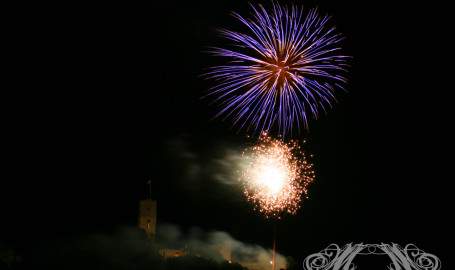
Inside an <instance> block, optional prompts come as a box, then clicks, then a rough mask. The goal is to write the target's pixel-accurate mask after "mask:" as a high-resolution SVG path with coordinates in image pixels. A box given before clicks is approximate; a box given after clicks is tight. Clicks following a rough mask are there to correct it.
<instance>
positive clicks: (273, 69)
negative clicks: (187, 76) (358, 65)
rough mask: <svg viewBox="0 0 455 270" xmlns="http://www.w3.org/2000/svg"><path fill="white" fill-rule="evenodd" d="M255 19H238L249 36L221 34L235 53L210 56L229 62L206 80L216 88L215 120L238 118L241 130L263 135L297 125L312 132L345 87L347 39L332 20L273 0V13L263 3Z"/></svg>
mask: <svg viewBox="0 0 455 270" xmlns="http://www.w3.org/2000/svg"><path fill="white" fill-rule="evenodd" d="M251 7H252V8H253V13H252V19H247V18H244V17H242V16H241V15H239V14H237V13H233V16H234V17H235V18H237V19H238V20H239V21H241V22H242V23H243V24H244V25H245V26H246V27H247V29H248V31H249V32H250V33H249V34H244V33H240V32H235V31H231V30H226V29H223V30H220V32H221V35H222V37H224V38H226V39H228V40H230V41H232V42H233V43H234V44H232V45H233V48H232V49H226V48H219V47H212V48H211V50H209V51H208V52H209V53H210V54H212V55H214V56H221V57H225V59H227V62H226V64H225V65H219V66H214V67H212V68H210V69H209V70H208V71H207V72H206V73H205V74H204V76H205V77H206V78H207V79H211V80H214V81H215V82H216V85H215V86H214V87H212V88H210V89H209V91H208V93H207V94H206V95H205V96H204V97H208V96H213V97H215V98H214V100H213V102H215V103H219V105H220V107H221V110H220V111H219V112H218V113H217V114H216V115H215V117H214V118H217V117H221V116H222V117H223V120H224V119H226V118H229V117H232V118H233V124H232V125H233V126H236V125H237V126H238V128H239V130H241V129H246V130H247V131H250V130H253V133H257V134H261V133H262V131H264V130H270V129H271V128H272V126H274V125H278V130H279V132H280V133H282V134H283V136H284V135H285V133H286V132H289V131H291V132H292V128H293V125H295V124H297V128H298V129H299V130H300V128H301V127H304V128H305V129H306V130H308V118H310V117H312V118H313V119H317V118H318V114H319V112H320V111H324V112H325V113H327V109H328V108H330V107H331V106H332V105H331V103H332V102H336V98H335V96H334V92H335V89H337V88H339V89H344V88H343V87H342V85H341V84H342V83H345V82H346V79H345V78H344V77H343V76H341V75H339V73H342V72H346V71H347V70H346V67H347V64H346V60H347V58H349V56H343V55H340V54H339V51H340V49H341V48H340V47H337V43H338V42H339V41H340V40H342V39H343V38H342V37H341V34H339V33H336V31H335V27H328V26H327V22H328V21H329V19H330V17H329V16H327V15H326V16H324V17H320V16H319V15H318V13H317V9H311V10H309V12H308V13H306V16H305V13H304V12H303V7H300V8H299V7H297V6H294V5H293V6H292V7H291V8H288V7H287V6H286V7H282V6H280V5H279V4H278V3H275V2H272V9H271V12H268V11H267V10H266V9H265V8H264V7H263V6H261V5H259V6H258V7H255V6H254V5H251Z"/></svg>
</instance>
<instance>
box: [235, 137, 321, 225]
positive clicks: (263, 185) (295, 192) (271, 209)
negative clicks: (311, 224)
mask: <svg viewBox="0 0 455 270" xmlns="http://www.w3.org/2000/svg"><path fill="white" fill-rule="evenodd" d="M243 157H244V158H245V161H246V167H245V169H244V170H243V171H242V172H241V177H240V178H239V181H240V182H241V183H242V184H243V187H244V194H245V195H246V197H247V199H248V201H251V202H253V203H254V205H255V210H259V211H260V212H261V213H263V214H264V215H265V217H266V218H269V217H274V218H278V219H280V214H281V213H288V214H295V213H296V212H297V210H298V209H299V208H300V202H301V200H302V195H305V196H306V194H307V186H308V184H310V183H311V182H313V180H314V177H315V173H314V171H313V169H312V168H313V164H311V163H309V162H308V161H307V159H306V156H305V154H304V152H302V151H301V150H300V146H299V143H298V142H297V141H290V142H289V143H287V144H286V143H284V142H283V141H282V140H280V139H273V138H272V137H270V136H268V134H267V132H263V133H262V135H261V136H260V137H259V140H258V143H257V144H255V145H254V146H252V147H250V148H247V149H246V150H245V152H244V153H243Z"/></svg>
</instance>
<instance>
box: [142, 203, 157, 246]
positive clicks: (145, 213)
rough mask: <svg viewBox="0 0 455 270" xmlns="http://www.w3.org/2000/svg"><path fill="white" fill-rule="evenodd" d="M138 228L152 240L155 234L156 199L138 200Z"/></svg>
mask: <svg viewBox="0 0 455 270" xmlns="http://www.w3.org/2000/svg"><path fill="white" fill-rule="evenodd" d="M139 228H141V229H144V230H145V232H146V233H147V237H148V238H149V239H150V240H152V241H154V240H155V234H156V201H155V200H152V199H147V200H141V201H139Z"/></svg>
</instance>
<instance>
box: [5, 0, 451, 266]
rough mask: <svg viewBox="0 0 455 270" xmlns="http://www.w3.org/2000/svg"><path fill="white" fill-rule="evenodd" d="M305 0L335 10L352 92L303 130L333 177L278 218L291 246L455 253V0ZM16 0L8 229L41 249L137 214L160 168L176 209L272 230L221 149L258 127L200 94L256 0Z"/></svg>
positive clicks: (241, 236) (183, 218)
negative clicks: (225, 115)
mask: <svg viewBox="0 0 455 270" xmlns="http://www.w3.org/2000/svg"><path fill="white" fill-rule="evenodd" d="M346 2H348V3H346ZM253 3H256V2H255V1H253ZM263 3H264V4H265V5H268V4H269V2H268V1H264V2H263ZM281 3H290V2H289V1H281ZM294 3H299V4H300V3H302V4H304V5H305V6H306V7H307V8H312V7H315V6H318V9H319V11H320V12H321V13H323V14H325V13H328V14H330V15H332V20H331V22H332V23H333V24H334V25H336V26H337V30H338V31H340V32H342V33H343V35H344V36H345V37H346V39H345V40H344V41H342V42H341V45H342V46H343V52H344V53H345V54H347V55H351V56H353V58H352V60H350V65H351V68H350V71H349V73H348V74H347V75H346V77H347V78H348V80H349V81H348V83H347V84H346V85H345V88H346V90H347V92H343V91H338V92H336V93H335V95H336V97H337V99H338V103H335V104H334V106H333V108H332V109H330V110H329V111H328V113H327V115H322V116H321V118H320V119H319V120H318V121H314V120H312V121H310V122H309V131H308V132H307V131H305V130H301V131H300V134H297V133H295V134H293V138H294V139H299V140H303V139H307V143H306V144H305V151H307V152H308V153H310V154H313V155H314V157H313V159H312V161H313V162H314V164H315V165H314V166H315V170H316V179H315V182H314V183H313V184H311V185H310V186H309V193H308V195H309V199H308V200H304V202H303V204H302V208H301V209H300V210H299V211H298V212H297V214H296V215H295V216H284V217H283V219H282V220H281V221H279V222H278V224H277V250H278V251H279V252H281V253H282V254H284V255H291V256H293V257H294V258H296V259H297V260H298V261H300V262H301V261H302V260H303V259H304V258H305V257H306V256H307V255H309V254H311V253H314V252H318V251H320V250H321V249H324V248H325V247H327V246H328V245H329V244H331V243H336V244H338V245H340V246H342V245H344V244H347V243H351V242H353V243H361V242H364V243H381V242H383V243H398V244H400V245H401V246H404V245H406V244H408V243H413V244H415V245H416V246H417V247H419V248H421V249H423V250H424V251H426V252H429V253H432V254H435V255H436V256H438V257H439V258H440V259H441V260H442V262H443V265H444V264H446V265H447V264H450V262H449V261H448V260H447V259H446V258H447V257H444V256H445V255H444V254H445V252H446V251H447V249H448V246H449V245H450V240H449V239H448V238H449V237H451V236H452V227H453V225H454V224H453V221H451V217H452V216H453V213H454V207H453V205H454V204H453V198H452V195H453V192H452V190H451V189H450V188H449V186H450V184H451V182H453V180H454V179H453V176H452V174H451V173H450V172H451V171H452V167H453V165H452V162H453V157H452V152H453V141H452V139H453V136H452V135H451V134H452V133H451V132H449V130H450V129H451V128H452V126H453V118H452V108H453V104H452V98H451V94H452V93H451V92H452V90H453V83H452V82H451V81H452V79H453V78H452V76H451V75H450V76H449V72H451V71H452V69H453V67H452V65H451V64H452V63H453V61H451V60H449V59H448V57H449V56H451V55H452V54H453V53H452V47H453V46H452V45H453V43H452V42H451V41H449V40H451V35H452V33H453V27H452V26H453V23H452V22H449V18H448V17H447V16H446V15H445V13H446V12H447V10H448V6H445V5H442V4H440V3H438V2H436V1H429V2H422V3H417V2H414V1H412V2H411V1H405V2H400V3H395V1H389V2H384V1H378V2H371V1H362V2H361V3H360V4H359V3H355V2H349V1H328V0H321V1H313V0H311V1H300V0H299V1H294ZM13 11H14V14H16V11H17V15H15V16H13V18H11V19H10V21H9V26H8V27H9V30H10V31H8V32H10V33H11V37H10V38H7V40H8V43H10V44H11V47H10V49H9V50H8V52H7V53H8V54H9V56H10V57H11V58H12V61H11V63H10V64H8V65H9V70H8V73H7V74H6V75H7V76H6V77H7V81H9V82H11V83H8V85H9V86H4V88H3V93H4V99H3V102H4V103H6V104H5V105H4V106H5V107H6V112H5V113H4V114H3V116H4V119H5V120H4V133H6V134H7V139H5V140H4V145H6V150H7V151H6V159H7V163H6V166H5V167H6V169H5V170H3V171H4V173H3V179H2V181H1V186H0V187H1V189H0V192H1V204H0V205H1V212H2V215H1V231H0V241H2V242H5V243H8V244H10V245H12V246H14V248H15V249H16V250H17V251H18V252H19V253H20V252H23V253H24V254H26V253H27V252H30V251H31V250H33V248H34V247H36V246H39V245H40V243H43V242H47V241H53V240H55V239H59V240H61V241H65V239H66V238H68V237H72V236H75V235H89V234H97V233H110V232H113V231H115V229H116V228H118V227H119V226H136V224H137V214H138V213H137V206H138V201H139V200H141V199H146V198H147V197H148V196H149V194H148V189H147V185H146V182H147V180H149V179H151V180H152V197H153V198H154V199H156V200H157V202H158V221H159V222H162V223H171V224H178V225H180V226H181V228H182V230H186V229H187V228H190V227H193V226H196V227H199V228H202V229H203V230H207V231H210V230H220V231H225V232H227V233H229V234H230V235H231V236H232V237H234V238H236V239H238V240H240V241H243V242H245V243H252V244H258V245H262V246H264V247H267V248H271V246H272V241H273V238H272V236H273V229H272V228H273V227H272V222H271V221H268V220H265V219H264V218H263V217H262V216H261V215H260V214H259V213H257V212H254V211H253V208H252V206H251V205H250V204H248V203H247V202H246V201H245V198H244V197H243V194H242V193H241V190H240V189H239V188H238V187H236V186H235V185H233V184H227V183H225V182H222V181H219V177H218V176H220V175H224V176H227V177H228V178H229V177H232V172H233V171H235V170H236V168H232V170H228V169H227V168H226V163H223V164H224V165H220V164H221V163H222V162H223V161H224V162H229V160H227V159H226V156H227V155H228V153H232V151H234V152H235V151H237V152H238V151H241V150H242V149H243V147H244V145H245V144H246V143H247V142H248V139H247V138H246V134H245V133H244V132H242V131H241V132H237V129H235V128H234V129H231V128H230V122H229V120H227V121H224V122H223V121H221V119H215V120H211V118H212V117H213V116H214V114H215V113H216V112H217V109H218V108H217V107H216V106H210V105H209V104H208V101H207V100H204V99H200V97H201V96H202V95H203V93H204V91H206V90H207V89H208V88H209V87H210V85H211V82H210V81H206V80H204V79H202V78H201V77H199V76H200V75H201V74H202V73H203V72H204V68H207V67H209V66H210V65H213V64H214V63H216V61H218V60H219V59H214V58H213V57H211V56H210V55H208V54H205V53H203V52H202V51H204V50H205V49H206V47H207V46H210V45H215V44H220V43H222V42H223V40H222V39H221V38H220V37H219V35H218V33H217V31H216V30H217V29H218V28H235V29H238V27H239V24H238V22H237V21H236V20H235V19H234V18H233V17H231V16H230V12H231V11H236V12H238V13H241V14H244V15H247V14H248V13H249V12H250V7H249V5H248V2H247V1H240V0H236V1H203V0H196V1H182V0H174V1H172V0H169V1H162V2H158V1H109V2H95V1H94V2H91V3H81V2H74V3H72V4H70V3H69V2H66V1H65V2H60V3H58V2H55V3H47V4H42V3H35V4H31V5H28V4H25V3H22V4H20V3H18V4H16V6H15V7H14V10H13ZM227 164H229V163H227ZM444 259H445V260H444ZM445 269H448V268H445Z"/></svg>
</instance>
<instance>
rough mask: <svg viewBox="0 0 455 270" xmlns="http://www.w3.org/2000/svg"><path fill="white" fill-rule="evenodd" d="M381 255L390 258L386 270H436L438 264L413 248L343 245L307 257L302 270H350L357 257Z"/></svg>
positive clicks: (333, 245) (410, 246) (439, 265)
mask: <svg viewBox="0 0 455 270" xmlns="http://www.w3.org/2000/svg"><path fill="white" fill-rule="evenodd" d="M359 254H360V255H370V254H374V255H383V254H387V255H388V256H389V257H390V260H391V263H390V265H389V267H388V268H389V270H440V269H441V261H440V260H439V258H438V257H436V256H435V255H433V254H429V253H426V252H424V251H423V250H421V249H419V248H417V247H416V246H415V245H413V244H408V245H406V246H405V247H404V248H402V247H401V246H399V245H398V244H395V243H392V244H391V245H389V244H383V243H381V244H363V243H360V244H355V245H353V244H352V243H351V244H347V245H345V246H344V247H343V248H340V247H339V246H338V245H336V244H331V245H329V246H328V247H327V248H326V249H324V250H322V251H320V252H319V253H315V254H312V255H310V256H308V257H307V258H306V259H305V260H304V261H303V269H305V270H354V269H356V266H355V265H354V264H353V263H352V261H353V259H354V258H355V257H356V256H357V255H359Z"/></svg>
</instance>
